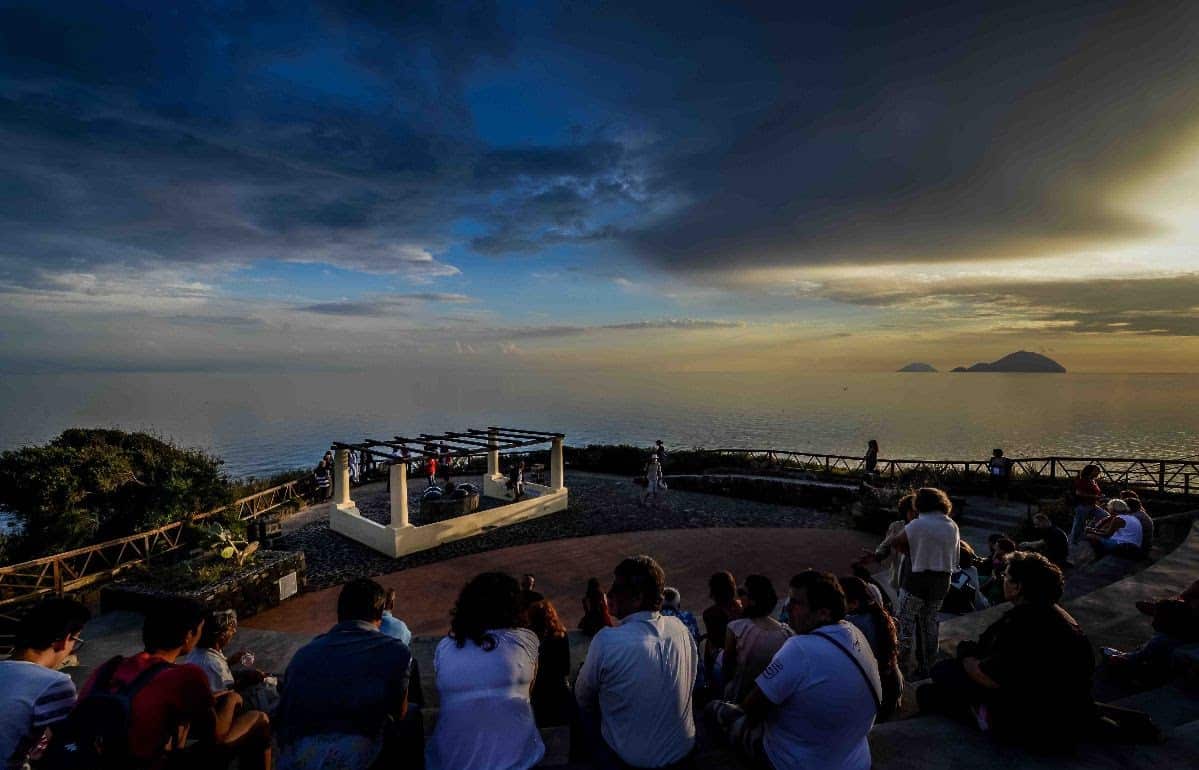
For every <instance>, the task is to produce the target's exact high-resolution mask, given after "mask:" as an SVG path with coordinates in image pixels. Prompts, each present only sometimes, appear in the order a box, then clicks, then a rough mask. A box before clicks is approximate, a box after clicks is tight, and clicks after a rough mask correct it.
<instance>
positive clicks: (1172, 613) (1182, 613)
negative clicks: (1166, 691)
mask: <svg viewBox="0 0 1199 770" xmlns="http://www.w3.org/2000/svg"><path fill="white" fill-rule="evenodd" d="M1151 614H1152V616H1153V631H1154V634H1153V636H1152V637H1151V638H1150V639H1149V641H1148V642H1146V643H1145V644H1143V645H1141V646H1140V647H1138V648H1137V649H1135V650H1132V651H1130V652H1121V651H1120V650H1116V649H1113V648H1111V647H1104V648H1102V652H1103V658H1104V662H1105V663H1106V664H1107V668H1108V672H1109V673H1110V674H1111V675H1112V676H1114V677H1116V678H1117V679H1121V680H1125V681H1138V682H1140V683H1141V684H1143V685H1147V686H1157V685H1159V684H1162V683H1163V682H1165V681H1166V680H1167V679H1169V675H1170V656H1171V655H1172V654H1173V652H1174V650H1175V649H1177V648H1178V647H1180V646H1182V645H1184V644H1189V643H1191V642H1195V641H1199V612H1197V611H1196V610H1194V609H1192V608H1191V607H1189V606H1187V604H1186V602H1184V601H1182V600H1181V599H1164V600H1162V601H1159V602H1153V603H1152V613H1151Z"/></svg>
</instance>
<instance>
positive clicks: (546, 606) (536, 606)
mask: <svg viewBox="0 0 1199 770" xmlns="http://www.w3.org/2000/svg"><path fill="white" fill-rule="evenodd" d="M526 612H528V620H529V628H530V629H532V631H533V633H535V634H537V638H538V639H540V640H542V641H545V640H546V639H561V638H562V637H564V636H566V626H565V625H563V624H562V619H561V618H559V617H558V610H556V609H554V605H553V603H552V602H550V600H549V599H539V600H537V601H535V602H533V603H532V604H530V605H529V606H528V608H527V609H526Z"/></svg>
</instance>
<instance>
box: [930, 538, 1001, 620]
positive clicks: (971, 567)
mask: <svg viewBox="0 0 1199 770" xmlns="http://www.w3.org/2000/svg"><path fill="white" fill-rule="evenodd" d="M981 561H983V560H982V559H981V558H980V557H979V556H978V555H976V554H975V553H974V548H973V547H972V546H971V545H970V544H969V543H967V542H966V541H965V540H963V541H961V542H960V543H959V544H958V568H957V569H956V570H954V572H953V574H952V575H950V577H949V591H948V592H946V594H945V598H944V599H943V600H942V601H941V612H948V613H952V614H954V615H964V614H966V613H968V612H974V611H975V610H984V609H986V608H987V607H989V606H990V603H989V602H988V601H987V599H986V597H985V596H983V593H982V586H981V583H980V581H979V577H978V567H977V565H978V563H979V562H981Z"/></svg>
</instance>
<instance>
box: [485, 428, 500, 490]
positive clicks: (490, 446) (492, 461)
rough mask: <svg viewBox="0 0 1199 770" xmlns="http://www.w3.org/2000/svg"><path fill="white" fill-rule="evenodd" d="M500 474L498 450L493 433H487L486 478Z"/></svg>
mask: <svg viewBox="0 0 1199 770" xmlns="http://www.w3.org/2000/svg"><path fill="white" fill-rule="evenodd" d="M499 472H500V450H499V447H498V446H497V441H496V437H495V431H493V430H489V431H487V478H491V477H492V476H494V475H496V474H497V473H499Z"/></svg>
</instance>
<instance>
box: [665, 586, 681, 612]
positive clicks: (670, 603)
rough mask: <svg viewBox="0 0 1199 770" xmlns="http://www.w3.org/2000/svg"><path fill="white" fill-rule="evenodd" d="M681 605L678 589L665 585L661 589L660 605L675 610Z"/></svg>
mask: <svg viewBox="0 0 1199 770" xmlns="http://www.w3.org/2000/svg"><path fill="white" fill-rule="evenodd" d="M682 605H683V597H682V595H681V594H680V593H679V589H677V588H673V587H671V586H666V587H665V588H663V589H662V606H663V607H669V608H671V609H674V610H677V609H678V608H679V607H681V606H682Z"/></svg>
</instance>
